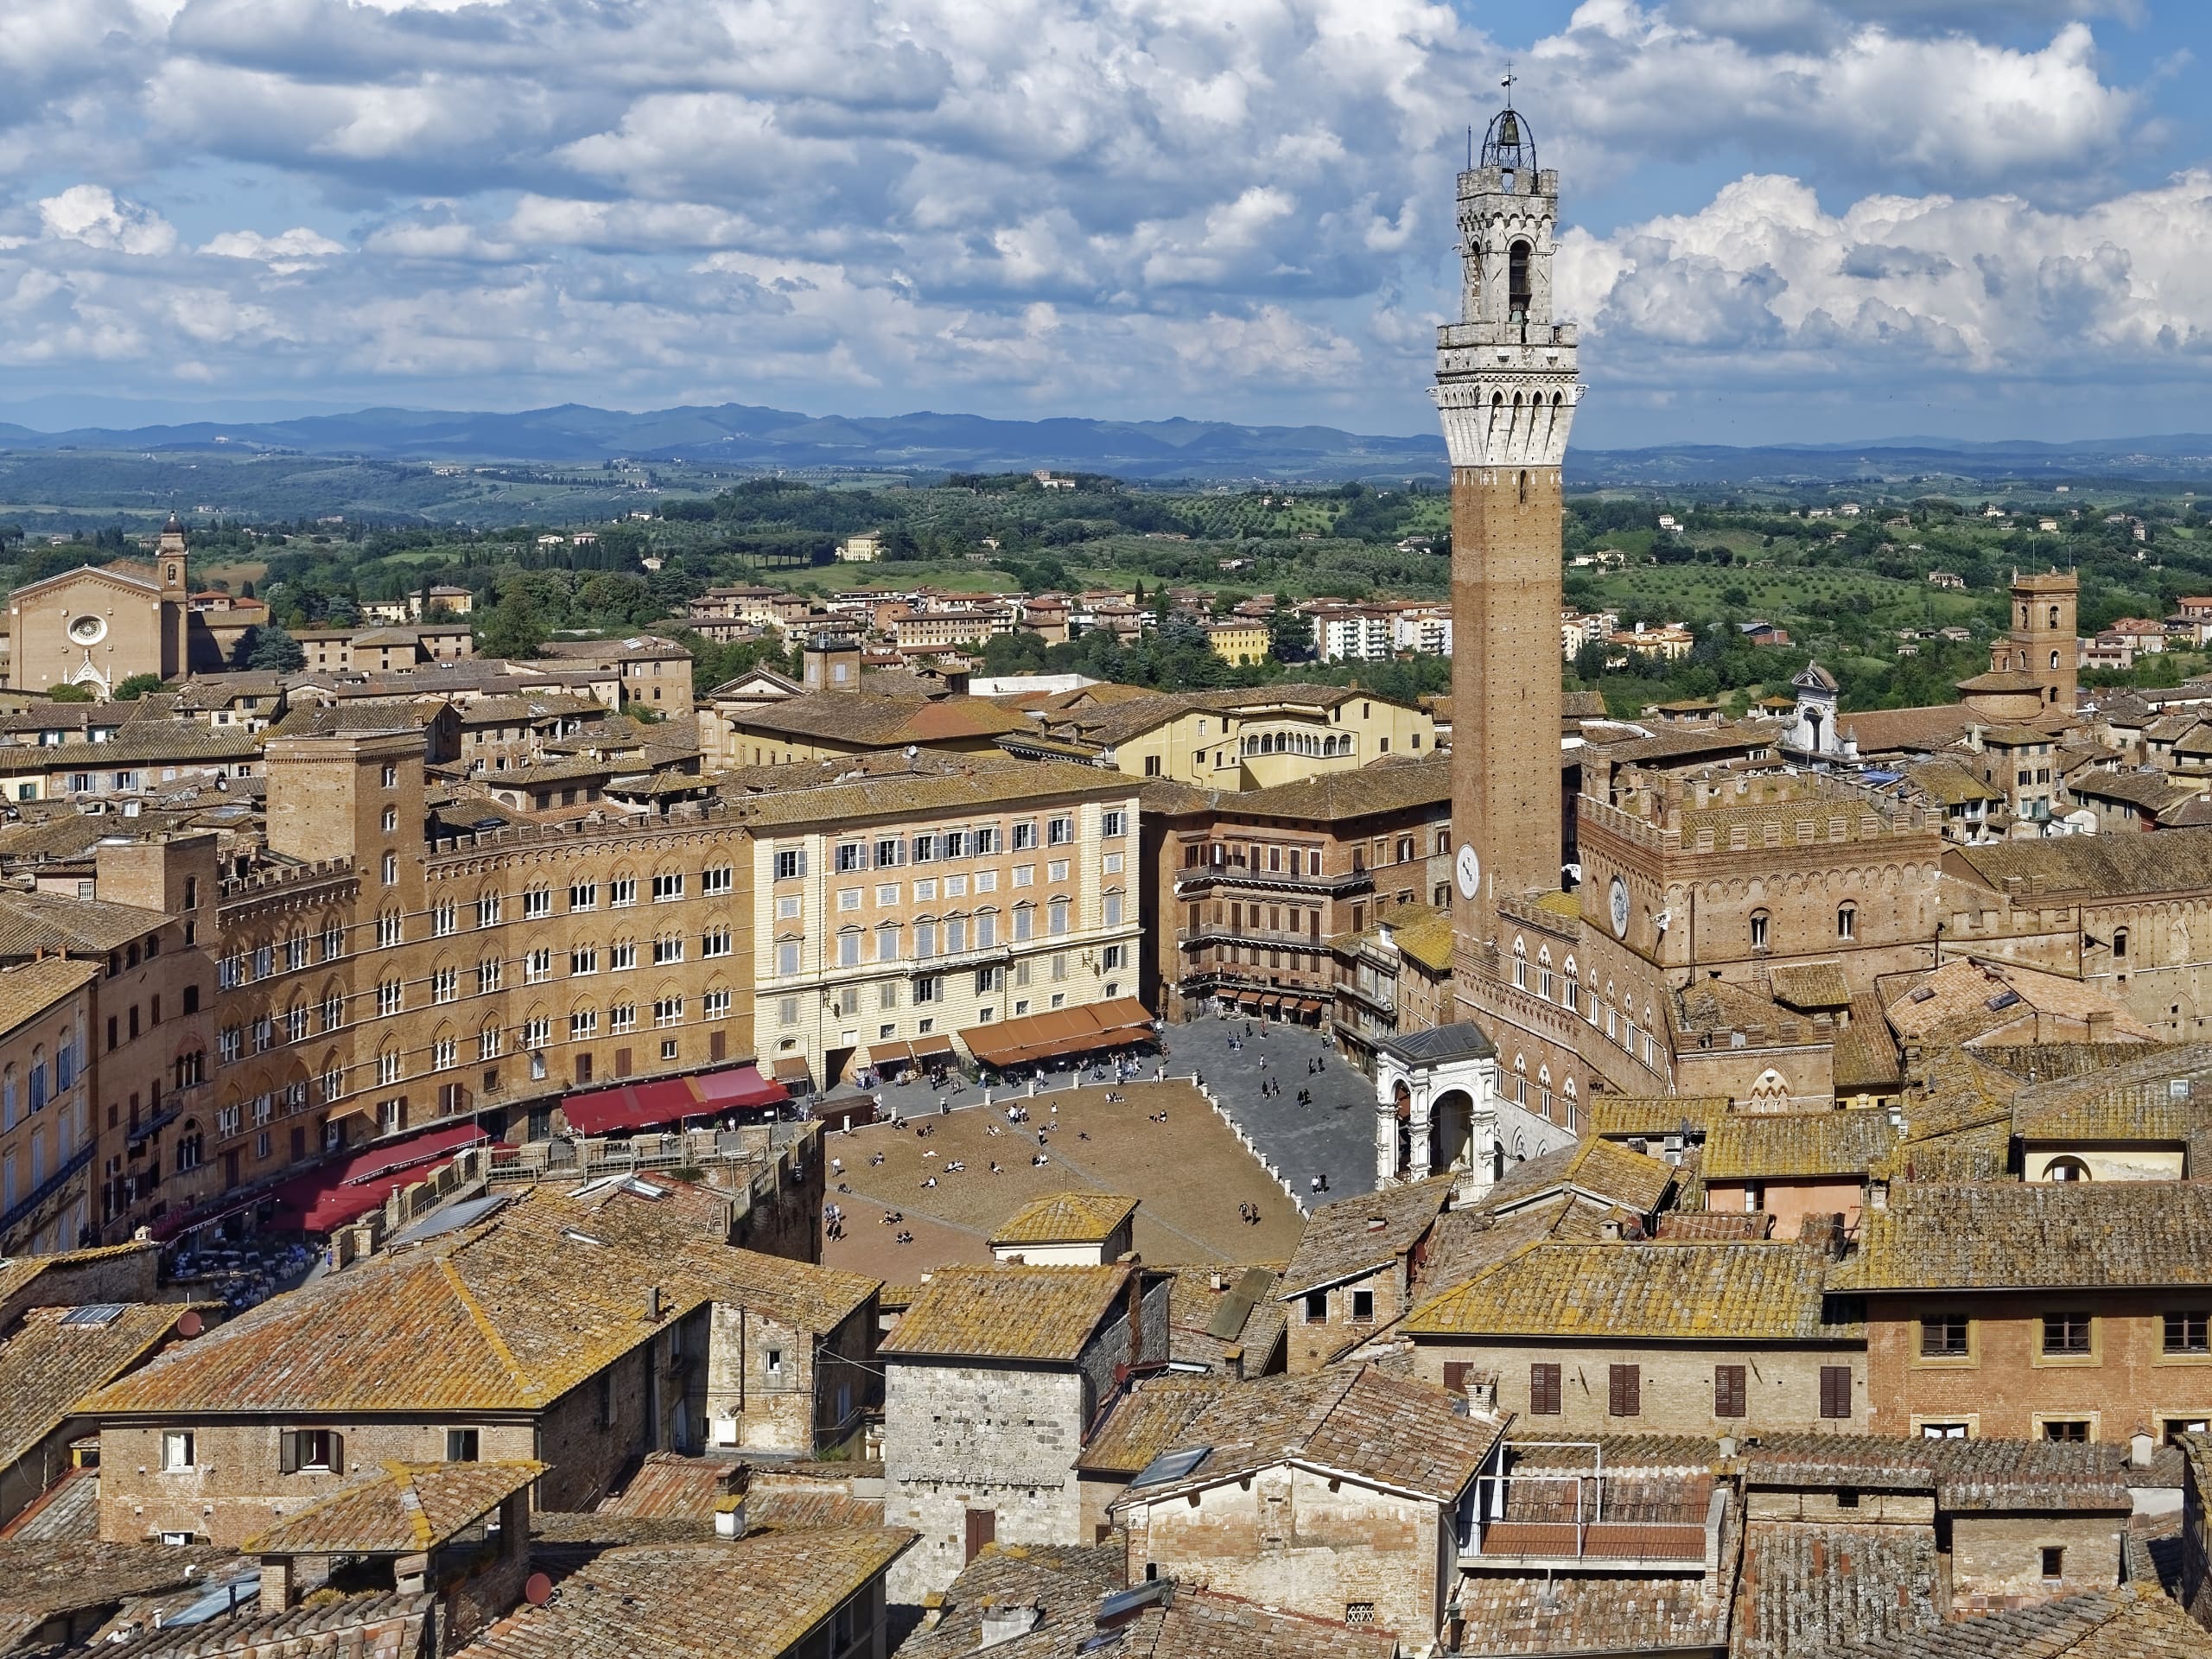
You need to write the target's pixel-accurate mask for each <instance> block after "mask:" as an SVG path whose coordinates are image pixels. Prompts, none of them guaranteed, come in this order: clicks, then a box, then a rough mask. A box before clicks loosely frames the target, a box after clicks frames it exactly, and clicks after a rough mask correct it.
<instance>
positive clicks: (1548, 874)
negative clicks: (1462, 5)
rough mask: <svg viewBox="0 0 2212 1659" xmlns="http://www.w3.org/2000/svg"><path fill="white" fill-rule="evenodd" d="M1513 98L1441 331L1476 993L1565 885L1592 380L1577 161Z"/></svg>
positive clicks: (1459, 869) (1485, 162)
mask: <svg viewBox="0 0 2212 1659" xmlns="http://www.w3.org/2000/svg"><path fill="white" fill-rule="evenodd" d="M1507 92H1508V100H1509V101H1508V103H1507V105H1506V107H1505V109H1504V110H1503V111H1501V112H1500V113H1499V114H1498V116H1497V118H1496V119H1494V120H1493V121H1491V124H1490V128H1489V130H1488V131H1487V132H1486V133H1485V134H1484V138H1483V146H1482V151H1481V154H1480V156H1478V157H1477V158H1474V159H1475V165H1474V166H1472V167H1471V168H1469V169H1468V170H1467V171H1466V172H1465V173H1462V174H1461V175H1459V259H1460V268H1461V273H1462V276H1461V283H1460V294H1459V321H1457V322H1453V323H1446V325H1445V326H1444V327H1441V328H1440V329H1438V330H1437V340H1436V385H1435V388H1434V390H1433V396H1434V397H1435V399H1436V406H1437V409H1438V411H1439V412H1440V415H1441V416H1442V418H1443V423H1444V440H1445V445H1446V448H1447V450H1448V451H1449V452H1450V455H1451V462H1452V641H1453V645H1454V654H1453V658H1452V829H1453V831H1454V836H1455V839H1456V841H1457V842H1458V845H1457V846H1456V848H1455V849H1454V851H1455V854H1456V857H1455V861H1454V868H1453V876H1454V886H1453V902H1452V924H1453V932H1454V935H1455V938H1456V943H1457V964H1458V968H1457V978H1458V980H1459V996H1460V1000H1461V1001H1462V1002H1463V1003H1466V1002H1472V1001H1475V998H1474V997H1472V996H1471V995H1470V993H1471V981H1470V976H1471V975H1482V974H1486V975H1488V976H1492V977H1494V976H1495V975H1496V972H1497V969H1495V967H1494V966H1491V965H1490V964H1491V963H1492V961H1493V957H1494V953H1495V950H1496V942H1497V931H1498V930H1497V903H1498V900H1499V899H1505V898H1521V897H1524V896H1526V895H1528V894H1529V893H1550V892H1556V891H1557V890H1558V889H1559V886H1560V857H1561V847H1562V841H1563V834H1562V830H1563V825H1562V822H1561V818H1562V806H1561V798H1560V672H1561V665H1560V632H1559V613H1560V553H1561V550H1560V515H1561V513H1562V512H1563V511H1564V507H1563V503H1562V499H1561V493H1560V462H1561V461H1562V460H1563V459H1564V458H1565V455H1566V453H1567V429H1568V427H1569V426H1570V425H1571V424H1572V423H1573V419H1574V406H1575V404H1578V403H1579V402H1580V401H1581V397H1582V385H1581V383H1580V380H1578V379H1577V378H1576V375H1575V330H1574V325H1573V323H1569V322H1557V321H1553V318H1552V249H1553V236H1554V229H1555V227H1556V226H1557V224H1558V218H1559V175H1558V174H1557V173H1556V172H1545V171H1540V170H1539V169H1538V168H1537V166H1536V146H1535V137H1534V135H1533V134H1532V133H1531V132H1530V131H1529V124H1528V122H1527V120H1526V119H1525V118H1523V117H1522V115H1521V113H1520V112H1519V111H1516V110H1515V109H1514V108H1513V107H1512V105H1511V102H1510V93H1511V80H1510V77H1509V79H1508V81H1507Z"/></svg>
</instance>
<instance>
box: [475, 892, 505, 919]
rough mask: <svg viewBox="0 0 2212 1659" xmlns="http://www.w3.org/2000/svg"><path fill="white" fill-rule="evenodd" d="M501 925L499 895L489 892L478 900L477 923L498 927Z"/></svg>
mask: <svg viewBox="0 0 2212 1659" xmlns="http://www.w3.org/2000/svg"><path fill="white" fill-rule="evenodd" d="M476 925H477V926H479V927H497V926H498V925H499V894H498V893H485V894H484V895H482V896H481V897H480V898H479V899H477V901H476Z"/></svg>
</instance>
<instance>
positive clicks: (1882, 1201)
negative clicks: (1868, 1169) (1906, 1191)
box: [1866, 1180, 1890, 1210]
mask: <svg viewBox="0 0 2212 1659" xmlns="http://www.w3.org/2000/svg"><path fill="white" fill-rule="evenodd" d="M1866 1207H1867V1208H1868V1209H1869V1210H1886V1209H1888V1208H1889V1207H1890V1184H1889V1183H1888V1182H1887V1181H1879V1180H1876V1181H1869V1182H1867V1183H1866Z"/></svg>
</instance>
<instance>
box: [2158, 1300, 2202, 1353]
mask: <svg viewBox="0 0 2212 1659" xmlns="http://www.w3.org/2000/svg"><path fill="white" fill-rule="evenodd" d="M2207 1318H2208V1316H2207V1315H2206V1314H2205V1313H2203V1312H2202V1311H2201V1310H2200V1311H2197V1312H2194V1313H2169V1314H2167V1315H2166V1344H2165V1345H2166V1351H2167V1352H2168V1353H2170V1354H2203V1353H2212V1344H2208V1342H2207V1339H2206V1338H2207V1329H2206V1320H2207Z"/></svg>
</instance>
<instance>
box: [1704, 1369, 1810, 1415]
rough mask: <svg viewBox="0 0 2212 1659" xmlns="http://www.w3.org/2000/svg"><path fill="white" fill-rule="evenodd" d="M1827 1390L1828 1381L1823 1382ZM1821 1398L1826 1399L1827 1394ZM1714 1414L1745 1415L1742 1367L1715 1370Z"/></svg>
mask: <svg viewBox="0 0 2212 1659" xmlns="http://www.w3.org/2000/svg"><path fill="white" fill-rule="evenodd" d="M1821 1388H1822V1389H1823V1390H1825V1389H1826V1388H1827V1382H1826V1379H1823V1380H1822V1382H1821ZM1821 1398H1823V1399H1826V1398H1827V1395H1826V1394H1825V1392H1824V1393H1823V1394H1822V1395H1821ZM1743 1414H1744V1368H1743V1367H1742V1366H1741V1365H1716V1366H1714V1367H1713V1415H1714V1416H1716V1417H1740V1416H1742V1415H1743Z"/></svg>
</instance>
